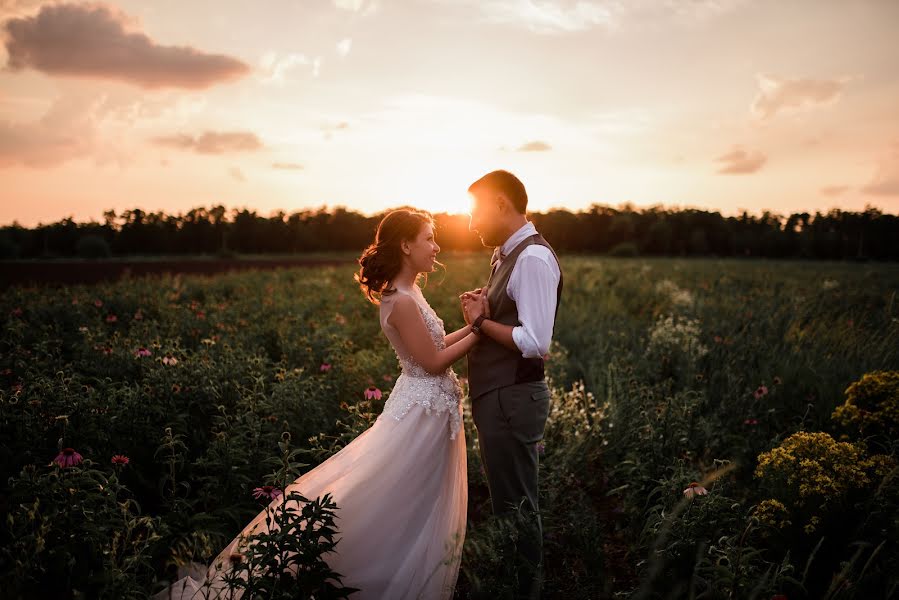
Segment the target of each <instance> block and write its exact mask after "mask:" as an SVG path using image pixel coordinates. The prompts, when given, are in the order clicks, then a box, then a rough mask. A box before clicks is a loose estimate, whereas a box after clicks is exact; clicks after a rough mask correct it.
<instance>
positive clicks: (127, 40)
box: [4, 4, 250, 89]
mask: <svg viewBox="0 0 899 600" xmlns="http://www.w3.org/2000/svg"><path fill="white" fill-rule="evenodd" d="M130 24H131V19H130V18H129V17H128V16H127V15H126V14H124V13H122V12H121V11H120V10H118V9H116V8H113V7H111V6H107V5H105V4H54V5H45V6H43V7H41V10H40V12H39V13H38V14H37V15H34V16H26V17H20V18H13V19H9V20H8V21H6V22H5V24H4V29H5V34H6V35H5V37H6V40H5V45H6V52H7V54H8V55H9V60H8V62H7V69H9V70H12V71H19V70H23V69H26V68H31V69H35V70H37V71H41V72H43V73H46V74H48V75H57V76H66V77H90V78H103V79H113V80H118V81H125V82H127V83H131V84H134V85H137V86H140V87H143V88H162V87H174V88H185V89H202V88H207V87H210V86H212V85H215V84H217V83H221V82H225V81H230V80H232V79H236V78H239V77H242V76H244V75H246V74H247V73H249V71H250V67H249V66H248V65H247V64H245V63H243V62H241V61H239V60H237V59H235V58H231V57H229V56H224V55H221V54H206V53H204V52H201V51H199V50H197V49H195V48H191V47H189V46H161V45H158V44H156V43H155V42H154V41H153V40H151V39H150V38H149V37H147V35H145V34H144V33H141V32H138V31H129V30H128V29H127V28H126V26H128V25H130Z"/></svg>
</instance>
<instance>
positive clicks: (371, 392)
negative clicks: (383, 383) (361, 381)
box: [365, 385, 381, 400]
mask: <svg viewBox="0 0 899 600" xmlns="http://www.w3.org/2000/svg"><path fill="white" fill-rule="evenodd" d="M365 399H366V400H371V399H375V400H380V399H381V390H379V389H378V388H376V387H375V386H373V385H370V386H368V387H367V388H366V390H365Z"/></svg>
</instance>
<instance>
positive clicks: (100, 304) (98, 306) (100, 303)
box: [94, 298, 103, 308]
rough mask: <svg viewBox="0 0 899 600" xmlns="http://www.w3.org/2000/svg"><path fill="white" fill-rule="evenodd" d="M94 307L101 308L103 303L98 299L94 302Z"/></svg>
mask: <svg viewBox="0 0 899 600" xmlns="http://www.w3.org/2000/svg"><path fill="white" fill-rule="evenodd" d="M94 306H96V307H97V308H100V307H101V306H103V301H102V300H100V299H99V298H97V299H96V300H94Z"/></svg>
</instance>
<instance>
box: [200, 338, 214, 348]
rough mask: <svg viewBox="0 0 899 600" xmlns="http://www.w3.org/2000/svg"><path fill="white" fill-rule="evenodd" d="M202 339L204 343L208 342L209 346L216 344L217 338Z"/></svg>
mask: <svg viewBox="0 0 899 600" xmlns="http://www.w3.org/2000/svg"><path fill="white" fill-rule="evenodd" d="M213 337H215V336H213ZM200 341H201V342H202V343H204V344H206V345H207V346H215V340H214V339H211V338H203V339H202V340H200Z"/></svg>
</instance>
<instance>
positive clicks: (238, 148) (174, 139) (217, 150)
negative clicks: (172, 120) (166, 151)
mask: <svg viewBox="0 0 899 600" xmlns="http://www.w3.org/2000/svg"><path fill="white" fill-rule="evenodd" d="M152 141H153V143H155V144H158V145H160V146H168V147H170V148H177V149H179V150H193V151H194V152H197V153H199V154H224V153H226V152H245V151H250V150H259V149H260V148H262V142H261V141H260V140H259V138H258V137H257V136H256V134H255V133H249V132H243V131H232V132H224V133H219V132H216V131H206V132H204V133H202V134H201V135H199V136H197V137H192V136H189V135H187V134H183V133H182V134H176V135H167V136H159V137H155V138H153V140H152Z"/></svg>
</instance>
